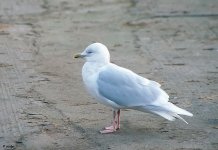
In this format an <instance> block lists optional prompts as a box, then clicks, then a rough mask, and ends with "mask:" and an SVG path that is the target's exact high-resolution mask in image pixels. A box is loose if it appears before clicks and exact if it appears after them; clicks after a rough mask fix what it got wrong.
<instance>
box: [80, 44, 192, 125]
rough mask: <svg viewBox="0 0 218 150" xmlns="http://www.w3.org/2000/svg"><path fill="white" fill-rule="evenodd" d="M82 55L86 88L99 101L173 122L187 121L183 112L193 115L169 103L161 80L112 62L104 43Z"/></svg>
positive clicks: (89, 47) (91, 46) (89, 48)
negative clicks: (182, 116) (147, 77)
mask: <svg viewBox="0 0 218 150" xmlns="http://www.w3.org/2000/svg"><path fill="white" fill-rule="evenodd" d="M79 56H81V57H85V58H86V63H85V64H84V66H83V72H82V75H83V81H84V83H85V85H86V88H87V90H88V91H89V92H90V94H92V95H93V96H94V97H95V98H96V99H97V100H98V101H99V102H101V103H103V104H105V105H107V106H111V107H113V108H114V109H121V108H129V109H135V110H139V111H143V112H150V113H153V114H157V115H160V116H162V117H164V118H165V119H168V120H170V121H173V120H174V119H175V118H179V119H181V120H183V121H184V122H186V121H185V120H184V119H183V118H181V117H180V116H179V115H187V116H193V115H192V114H191V113H190V112H188V111H186V110H184V109H181V108H179V107H177V106H175V105H174V104H172V103H170V102H168V100H169V96H168V94H167V93H166V92H165V91H164V90H162V89H161V87H160V84H159V83H157V82H155V81H152V80H148V79H146V78H143V77H141V76H139V75H137V74H136V73H134V72H132V71H130V70H128V69H125V68H122V67H119V66H117V65H115V64H112V63H110V54H109V52H108V49H107V48H106V47H105V46H104V45H103V44H101V43H94V44H91V45H89V46H88V47H87V48H86V49H85V51H84V52H83V53H81V54H80V55H79ZM186 123H187V122H186Z"/></svg>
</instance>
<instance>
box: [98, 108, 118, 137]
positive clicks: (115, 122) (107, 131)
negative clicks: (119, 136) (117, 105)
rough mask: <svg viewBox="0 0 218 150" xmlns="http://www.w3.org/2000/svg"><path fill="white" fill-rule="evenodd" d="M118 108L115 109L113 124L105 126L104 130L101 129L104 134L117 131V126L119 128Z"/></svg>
mask: <svg viewBox="0 0 218 150" xmlns="http://www.w3.org/2000/svg"><path fill="white" fill-rule="evenodd" d="M116 115H117V113H116V110H113V121H112V125H111V126H108V127H105V128H104V130H101V131H100V132H101V133H102V134H104V133H112V132H115V131H116V128H117V121H116Z"/></svg>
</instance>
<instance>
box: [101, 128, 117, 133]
mask: <svg viewBox="0 0 218 150" xmlns="http://www.w3.org/2000/svg"><path fill="white" fill-rule="evenodd" d="M115 131H116V130H115V129H105V130H101V131H100V133H101V134H107V133H113V132H115Z"/></svg>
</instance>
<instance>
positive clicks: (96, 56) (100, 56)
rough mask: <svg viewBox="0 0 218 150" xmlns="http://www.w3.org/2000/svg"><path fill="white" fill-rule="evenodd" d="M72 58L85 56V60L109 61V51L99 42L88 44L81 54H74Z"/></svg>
mask: <svg viewBox="0 0 218 150" xmlns="http://www.w3.org/2000/svg"><path fill="white" fill-rule="evenodd" d="M74 58H85V59H86V61H87V62H99V63H109V62H110V54H109V51H108V49H107V47H106V46H105V45H103V44H101V43H93V44H91V45H89V46H88V47H87V48H86V49H85V50H84V51H83V52H82V53H81V54H76V55H75V56H74Z"/></svg>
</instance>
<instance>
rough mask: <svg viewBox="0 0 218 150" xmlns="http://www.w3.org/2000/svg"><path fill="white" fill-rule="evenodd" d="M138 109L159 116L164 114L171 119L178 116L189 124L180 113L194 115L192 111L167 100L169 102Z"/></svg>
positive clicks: (164, 116)
mask: <svg viewBox="0 0 218 150" xmlns="http://www.w3.org/2000/svg"><path fill="white" fill-rule="evenodd" d="M137 110H139V111H143V112H147V111H150V112H152V113H154V114H157V115H159V116H162V117H163V118H165V119H167V120H170V121H174V120H175V118H178V119H180V120H182V121H184V122H185V123H187V124H188V122H186V121H185V119H183V118H182V117H181V116H179V115H186V116H190V117H192V116H193V114H192V113H190V112H188V111H186V110H184V109H181V108H179V107H177V106H176V105H174V104H172V103H170V102H167V103H165V104H162V105H160V106H157V105H149V106H144V107H140V108H137Z"/></svg>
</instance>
